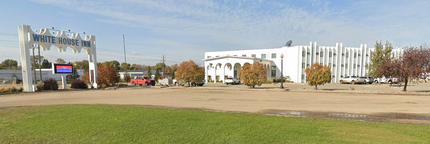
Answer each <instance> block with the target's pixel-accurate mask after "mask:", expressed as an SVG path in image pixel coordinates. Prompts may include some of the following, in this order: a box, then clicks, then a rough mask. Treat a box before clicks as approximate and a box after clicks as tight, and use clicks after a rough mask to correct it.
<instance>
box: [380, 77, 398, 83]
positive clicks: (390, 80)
mask: <svg viewBox="0 0 430 144" xmlns="http://www.w3.org/2000/svg"><path fill="white" fill-rule="evenodd" d="M374 82H375V83H389V84H393V83H394V84H397V83H399V78H393V77H389V78H387V77H381V78H375V80H374Z"/></svg>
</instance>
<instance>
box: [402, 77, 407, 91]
mask: <svg viewBox="0 0 430 144" xmlns="http://www.w3.org/2000/svg"><path fill="white" fill-rule="evenodd" d="M407 86H408V78H407V77H406V78H405V87H403V91H406V87H407Z"/></svg>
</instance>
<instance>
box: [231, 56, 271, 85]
mask: <svg viewBox="0 0 430 144" xmlns="http://www.w3.org/2000/svg"><path fill="white" fill-rule="evenodd" d="M266 71H267V70H266V67H265V66H264V65H262V64H260V63H259V62H255V63H254V64H252V65H251V64H244V65H243V66H242V68H241V69H240V71H239V73H238V75H239V77H240V79H242V80H243V84H245V85H247V86H250V87H252V88H255V85H258V86H261V84H263V82H265V81H266V80H267V78H266V75H267V74H266Z"/></svg>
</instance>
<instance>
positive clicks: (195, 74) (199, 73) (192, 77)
mask: <svg viewBox="0 0 430 144" xmlns="http://www.w3.org/2000/svg"><path fill="white" fill-rule="evenodd" d="M204 75H205V70H204V69H203V68H202V67H199V66H198V65H197V64H196V63H194V61H192V60H190V61H185V62H182V63H181V65H180V66H179V68H178V70H177V71H176V73H175V78H176V79H177V80H178V81H183V82H185V83H188V86H189V85H190V84H191V83H199V82H201V81H202V80H203V79H204Z"/></svg>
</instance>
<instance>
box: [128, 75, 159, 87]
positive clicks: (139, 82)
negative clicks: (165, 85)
mask: <svg viewBox="0 0 430 144" xmlns="http://www.w3.org/2000/svg"><path fill="white" fill-rule="evenodd" d="M130 83H131V84H133V85H143V84H144V85H146V86H149V85H152V86H154V85H155V80H153V79H151V78H149V77H144V76H138V77H136V78H135V79H130Z"/></svg>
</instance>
